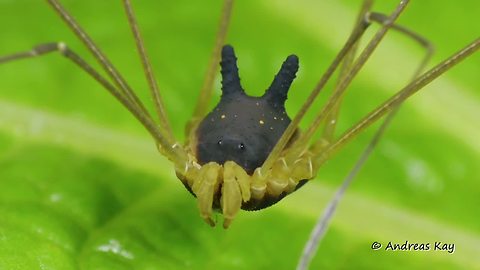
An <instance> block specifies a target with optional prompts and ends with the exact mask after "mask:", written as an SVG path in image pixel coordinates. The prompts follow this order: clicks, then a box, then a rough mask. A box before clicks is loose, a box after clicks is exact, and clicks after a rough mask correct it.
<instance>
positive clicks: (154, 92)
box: [123, 0, 173, 141]
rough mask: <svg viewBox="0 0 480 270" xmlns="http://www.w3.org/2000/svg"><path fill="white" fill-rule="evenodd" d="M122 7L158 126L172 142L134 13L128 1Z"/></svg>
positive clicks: (158, 91) (165, 114)
mask: <svg viewBox="0 0 480 270" xmlns="http://www.w3.org/2000/svg"><path fill="white" fill-rule="evenodd" d="M123 6H124V8H125V12H126V13H127V18H128V23H129V24H130V28H131V30H132V33H133V37H134V39H135V44H136V46H137V51H138V54H139V55H140V59H141V60H142V65H143V71H144V73H145V77H146V78H147V81H148V86H149V88H150V94H151V96H152V99H153V102H154V104H155V110H156V111H157V115H158V119H159V121H160V126H161V127H162V128H163V129H164V130H165V131H166V132H165V133H166V135H167V136H168V137H169V139H170V140H172V141H173V132H172V129H171V127H170V123H169V121H168V117H167V113H166V110H165V106H164V103H163V101H162V98H161V96H160V90H159V89H158V83H157V80H156V79H155V75H154V73H153V71H152V65H151V64H150V61H149V57H148V54H147V51H146V49H145V45H144V42H143V38H142V35H141V34H140V30H139V28H138V23H137V19H136V18H135V13H134V12H133V7H132V4H131V2H130V0H124V1H123Z"/></svg>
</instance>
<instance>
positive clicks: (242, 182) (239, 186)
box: [221, 161, 251, 229]
mask: <svg viewBox="0 0 480 270" xmlns="http://www.w3.org/2000/svg"><path fill="white" fill-rule="evenodd" d="M250 182H251V179H250V176H249V175H248V174H247V173H246V172H245V170H244V169H243V168H241V167H240V166H238V165H237V164H236V163H235V162H233V161H227V162H225V164H224V165H223V185H222V198H221V204H222V212H223V218H224V221H223V227H224V228H225V229H226V228H228V226H230V223H231V222H232V220H233V219H234V218H235V216H236V215H237V213H238V211H239V210H240V208H241V207H242V201H244V202H246V201H249V200H250V197H251V194H250Z"/></svg>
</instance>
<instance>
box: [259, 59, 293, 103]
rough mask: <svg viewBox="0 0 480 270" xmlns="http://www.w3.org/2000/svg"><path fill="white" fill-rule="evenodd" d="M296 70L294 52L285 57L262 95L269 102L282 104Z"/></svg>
mask: <svg viewBox="0 0 480 270" xmlns="http://www.w3.org/2000/svg"><path fill="white" fill-rule="evenodd" d="M297 71H298V57H297V56H296V55H294V54H292V55H290V56H288V57H287V59H286V60H285V62H283V64H282V67H281V68H280V71H278V73H277V75H275V78H274V79H273V82H272V84H271V85H270V87H269V88H268V89H267V91H266V92H265V94H264V95H263V96H264V98H265V99H267V100H268V101H269V102H270V103H272V104H273V105H277V106H283V105H284V104H285V101H286V100H287V93H288V89H290V85H292V82H293V79H295V77H296V74H297Z"/></svg>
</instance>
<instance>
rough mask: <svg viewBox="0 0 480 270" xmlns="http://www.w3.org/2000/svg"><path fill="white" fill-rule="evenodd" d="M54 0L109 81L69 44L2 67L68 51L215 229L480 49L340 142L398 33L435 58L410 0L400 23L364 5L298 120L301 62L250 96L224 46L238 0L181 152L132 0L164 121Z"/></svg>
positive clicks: (290, 183) (225, 19) (271, 198)
mask: <svg viewBox="0 0 480 270" xmlns="http://www.w3.org/2000/svg"><path fill="white" fill-rule="evenodd" d="M46 1H47V3H48V4H49V5H50V6H51V7H52V8H53V9H54V10H55V11H56V12H57V13H58V15H59V16H60V18H61V19H62V20H63V21H64V22H65V23H66V24H67V25H68V26H69V27H70V29H71V30H72V31H73V32H74V34H75V35H76V36H77V37H78V38H79V39H80V40H81V41H82V42H83V43H84V45H85V46H86V47H87V48H88V49H89V51H90V53H91V54H92V55H93V56H94V58H95V59H96V60H97V61H98V62H99V64H100V65H101V66H102V68H103V69H104V71H105V72H106V74H107V75H108V78H105V77H103V76H102V75H101V74H100V73H98V72H97V71H96V70H95V69H94V68H93V67H92V66H90V65H89V64H88V63H87V62H86V61H85V60H83V59H82V58H81V57H80V56H79V55H77V54H76V53H75V52H73V51H72V50H71V49H70V48H69V47H68V46H67V45H66V44H65V43H62V42H58V43H46V44H40V45H37V46H35V47H34V48H33V49H32V50H30V51H25V52H19V53H15V54H12V55H7V56H3V57H0V64H1V63H6V62H9V61H13V60H18V59H23V58H30V57H36V56H40V55H44V54H47V53H51V52H59V53H60V54H61V55H63V56H65V57H66V58H67V59H69V60H70V61H72V62H73V63H74V64H75V65H77V67H79V68H81V69H82V70H84V71H85V72H87V73H88V74H89V75H90V76H91V77H92V78H93V79H95V80H96V81H97V82H99V83H100V84H101V85H102V86H103V87H104V88H105V89H106V90H108V91H109V92H110V93H111V94H112V95H113V96H114V97H115V98H116V99H117V100H118V101H119V102H121V104H123V106H124V107H125V108H126V109H128V110H129V111H130V113H131V114H132V115H133V116H134V117H135V118H136V119H138V121H139V122H140V123H141V124H142V125H143V126H144V127H145V128H146V130H147V131H148V132H149V133H150V134H151V135H152V137H153V139H154V140H155V143H156V144H157V146H158V150H159V152H160V153H161V154H162V155H164V156H165V157H166V158H168V159H169V160H170V161H171V162H172V163H173V165H174V167H175V171H176V173H177V176H178V178H179V179H180V180H181V181H182V183H183V184H184V185H185V187H186V188H187V189H188V190H189V191H190V192H191V193H192V194H193V195H194V196H195V197H196V198H197V201H198V206H199V210H200V215H201V216H202V218H203V219H204V220H205V221H206V222H207V223H208V224H210V225H212V226H214V225H215V222H214V221H213V219H212V215H213V211H214V210H219V211H220V212H221V213H222V214H223V216H224V223H223V226H224V227H225V228H227V227H228V226H229V225H230V224H231V222H232V220H233V219H234V218H235V215H236V214H237V213H238V211H239V210H240V209H244V210H259V209H263V208H266V207H268V206H271V205H273V204H275V203H276V202H278V201H279V200H281V199H282V198H284V197H285V196H286V195H288V194H290V193H291V192H294V191H295V190H297V189H298V188H299V187H301V186H302V185H303V184H305V183H306V182H307V181H308V180H311V179H314V178H315V176H316V175H317V172H318V170H319V168H320V167H321V166H322V165H323V163H324V162H325V161H326V160H328V159H329V158H330V157H331V156H332V155H333V154H334V153H335V152H336V151H338V150H339V149H340V148H341V147H342V146H344V145H345V144H346V143H348V142H349V141H350V140H351V139H352V138H354V137H355V136H356V135H357V134H359V133H360V132H362V131H363V130H364V129H365V128H367V127H368V126H370V125H371V124H372V123H374V122H376V121H377V120H378V119H380V118H381V117H382V116H385V115H387V114H388V115H392V113H394V112H395V111H396V110H397V109H398V107H399V106H400V105H401V104H402V102H403V101H405V100H406V99H407V98H408V97H410V96H411V95H412V94H414V93H415V92H417V91H419V90H420V89H421V88H422V87H423V86H425V85H426V84H428V83H429V82H431V81H432V80H434V79H435V78H437V77H438V76H440V75H441V74H443V73H444V72H446V71H447V70H449V69H450V68H451V67H453V66H455V65H456V64H458V63H459V62H461V61H462V60H464V59H465V58H467V57H469V56H470V55H472V54H473V53H475V52H476V51H478V49H479V47H480V40H479V39H476V40H474V41H473V42H472V43H470V44H468V45H467V46H465V47H464V48H463V49H461V50H459V51H458V52H457V53H455V54H454V55H452V56H451V57H449V58H448V59H446V60H445V61H443V62H441V63H439V64H438V65H437V66H435V67H434V68H432V69H431V70H429V71H427V72H425V73H423V75H420V76H419V74H420V72H419V71H420V70H422V69H423V67H424V63H425V62H426V61H422V63H421V64H420V67H419V68H418V71H417V72H416V73H415V76H414V79H412V81H411V82H410V83H409V84H407V85H406V86H405V87H404V88H403V89H401V90H400V91H398V92H397V94H395V95H394V96H392V97H391V98H390V99H388V100H387V101H385V102H384V103H383V104H381V105H380V106H378V107H377V108H376V109H375V110H373V111H372V112H371V113H369V114H368V115H366V116H365V117H364V118H363V119H362V120H361V121H359V122H358V123H356V124H354V125H353V126H352V127H351V128H350V129H348V130H347V131H345V132H344V133H343V134H341V135H340V136H338V137H334V136H333V134H334V131H335V127H336V119H337V116H338V113H339V110H340V107H341V101H342V97H343V95H344V94H345V92H346V89H347V87H348V86H349V84H350V82H351V81H352V79H353V78H354V77H355V75H356V74H357V73H358V71H359V70H360V69H361V68H362V66H363V65H364V64H365V62H366V61H367V59H368V58H369V57H370V55H371V54H372V53H373V52H374V50H375V48H376V47H377V45H378V44H379V42H380V41H381V40H382V38H383V37H384V36H385V34H386V33H387V32H388V31H389V30H390V29H394V30H397V31H399V32H401V33H403V34H404V35H406V36H408V37H410V38H413V39H414V40H416V41H418V42H419V43H420V44H421V45H422V46H424V47H426V48H427V51H428V52H429V53H428V54H427V57H426V59H428V57H429V55H430V52H431V50H430V49H431V48H430V46H429V43H428V42H427V41H426V40H425V39H423V38H422V37H421V36H419V35H418V34H416V33H414V32H412V31H410V30H408V29H406V28H404V27H402V26H399V25H397V24H396V23H395V21H396V19H397V18H398V17H399V15H400V14H401V13H402V12H403V10H404V9H405V7H406V5H407V4H408V1H407V0H403V1H400V3H399V4H398V6H397V8H396V9H395V10H394V11H393V13H392V14H391V15H383V14H379V13H375V12H371V11H370V7H371V5H372V3H371V1H365V2H364V5H363V7H362V9H361V11H360V14H359V17H358V18H359V19H358V21H357V23H356V25H355V27H354V30H353V31H352V34H351V35H350V37H349V38H348V39H347V41H346V42H345V44H344V46H343V47H342V48H341V50H340V52H339V53H338V55H337V56H336V57H335V59H333V60H332V62H331V64H330V66H329V68H328V69H327V71H326V72H325V73H324V74H323V75H322V77H321V79H320V80H319V82H318V84H317V86H316V87H315V88H314V89H313V91H312V92H311V93H310V95H309V96H308V97H307V98H306V101H305V103H304V104H303V106H302V107H301V108H300V110H299V111H298V112H297V113H296V114H295V116H294V117H292V118H290V117H289V116H288V115H287V113H286V111H285V106H284V104H285V101H286V99H287V92H288V90H289V88H290V86H291V84H292V82H293V80H294V78H295V75H296V72H297V70H298V68H299V61H298V58H297V57H296V56H295V55H291V56H288V57H287V59H286V60H285V62H284V63H283V65H282V67H281V68H280V71H279V72H278V74H277V75H276V76H275V77H274V80H273V82H272V84H271V85H270V87H268V89H267V91H266V92H265V94H264V95H263V96H261V97H252V96H249V95H248V94H247V93H246V92H245V91H244V89H243V88H242V86H241V84H240V77H239V74H238V67H237V63H236V61H237V59H236V56H235V54H234V51H233V47H231V46H229V45H224V44H225V41H226V33H227V29H228V25H229V20H230V15H231V11H232V7H233V0H224V7H223V11H222V15H221V19H220V24H219V25H220V26H219V30H218V35H217V37H216V42H215V46H214V49H213V53H212V57H211V60H210V63H209V65H208V69H207V73H206V75H205V79H204V84H203V87H202V89H201V90H200V95H199V98H198V102H197V106H196V108H195V111H194V115H193V116H192V119H191V121H190V122H189V123H187V128H186V137H187V141H186V142H185V143H183V144H182V143H179V142H178V141H177V140H176V139H175V137H174V136H173V132H172V130H171V127H170V124H169V121H168V117H167V115H166V113H165V108H164V105H163V102H162V99H161V95H160V92H159V89H158V86H157V82H156V79H155V76H154V75H153V71H152V67H151V65H150V62H149V58H148V57H147V53H146V50H145V46H144V44H143V40H142V37H141V35H140V31H139V27H138V25H137V22H136V18H135V15H134V12H133V8H132V6H131V2H130V0H123V5H124V7H125V11H126V13H127V18H128V21H129V24H130V27H131V30H132V33H133V35H134V38H135V42H136V46H137V50H138V52H139V55H140V58H141V60H142V64H143V69H144V72H145V76H146V78H147V81H148V83H149V88H150V91H151V95H152V97H153V100H154V104H155V109H156V114H157V117H154V116H152V115H151V113H150V112H148V110H147V109H146V108H145V106H144V105H143V103H142V102H141V101H140V100H139V98H138V97H137V95H136V94H135V92H134V91H133V90H132V88H131V87H130V86H129V85H128V83H127V82H126V80H125V79H124V78H123V76H122V75H121V74H120V73H119V72H118V71H117V70H116V68H115V67H114V66H113V65H112V64H111V63H110V61H109V60H108V58H107V57H106V56H105V55H104V54H103V52H102V51H101V50H100V49H99V48H98V47H97V45H96V44H95V43H94V42H93V41H92V39H91V38H90V37H89V36H88V34H87V33H86V32H85V31H84V30H83V29H82V28H81V27H80V26H79V24H78V23H77V22H76V21H75V20H74V19H73V17H72V16H71V15H70V14H69V13H68V12H67V11H66V10H65V9H64V7H63V6H62V5H61V4H60V3H59V1H58V0H46ZM372 23H379V24H380V25H381V27H380V29H379V30H378V31H377V32H376V34H375V35H374V36H373V38H372V39H371V40H370V42H369V43H368V44H367V45H366V47H365V48H364V49H363V50H362V51H361V52H360V53H359V55H358V56H357V54H356V52H357V47H358V46H357V45H358V41H359V40H360V38H361V37H362V35H363V34H364V32H365V31H366V30H367V28H368V27H369V26H370V25H371V24H372ZM220 60H221V61H220ZM219 63H220V65H221V73H222V97H221V100H220V102H219V103H218V104H217V105H216V106H215V108H214V109H213V110H212V111H211V112H209V111H210V110H209V101H210V99H211V96H212V91H213V88H214V87H213V81H214V78H215V76H216V73H217V69H218V64H219ZM340 66H342V68H341V70H340V72H339V75H338V79H337V81H338V83H337V84H336V86H335V89H334V91H333V94H332V95H331V96H330V97H329V99H328V101H327V102H326V104H325V105H324V107H323V108H322V109H321V110H320V111H319V112H318V113H317V115H316V117H315V119H314V121H313V123H311V125H309V126H308V128H307V129H306V130H303V131H301V130H300V129H299V128H298V125H299V123H300V121H301V120H302V119H303V117H304V115H305V113H306V112H307V111H308V110H309V109H310V107H311V105H312V103H313V102H314V100H315V99H316V97H317V96H318V94H319V93H320V91H321V90H322V89H323V88H324V86H325V85H326V83H327V82H328V81H329V79H330V78H331V77H332V75H333V74H334V72H335V71H336V70H337V69H339V67H340ZM320 128H322V129H323V130H322V132H321V135H320V136H319V137H318V136H315V134H316V133H317V131H318V130H319V129H320Z"/></svg>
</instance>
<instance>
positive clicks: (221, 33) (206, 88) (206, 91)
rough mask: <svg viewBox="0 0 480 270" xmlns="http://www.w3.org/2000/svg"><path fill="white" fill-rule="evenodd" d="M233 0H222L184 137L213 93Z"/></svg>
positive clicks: (202, 111) (200, 116)
mask: <svg viewBox="0 0 480 270" xmlns="http://www.w3.org/2000/svg"><path fill="white" fill-rule="evenodd" d="M233 3H234V0H224V3H223V8H222V13H221V18H220V23H219V27H218V32H217V36H216V38H215V45H214V47H213V51H212V55H211V57H210V61H209V63H208V67H207V72H206V73H205V77H204V81H203V85H202V88H201V90H200V95H199V96H198V100H197V104H196V106H195V110H194V112H193V116H192V120H190V121H189V123H187V126H186V128H185V132H186V134H185V135H186V137H187V138H188V136H189V135H190V132H191V131H192V128H194V127H195V126H196V125H197V124H198V122H199V121H200V120H201V119H202V118H203V116H205V114H206V113H207V110H208V107H209V104H210V100H211V98H212V93H213V83H214V79H215V76H216V74H217V70H218V66H219V65H218V64H219V62H220V52H221V50H222V46H223V45H224V44H225V39H226V37H227V33H228V26H229V23H230V17H231V15H232V9H233Z"/></svg>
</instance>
